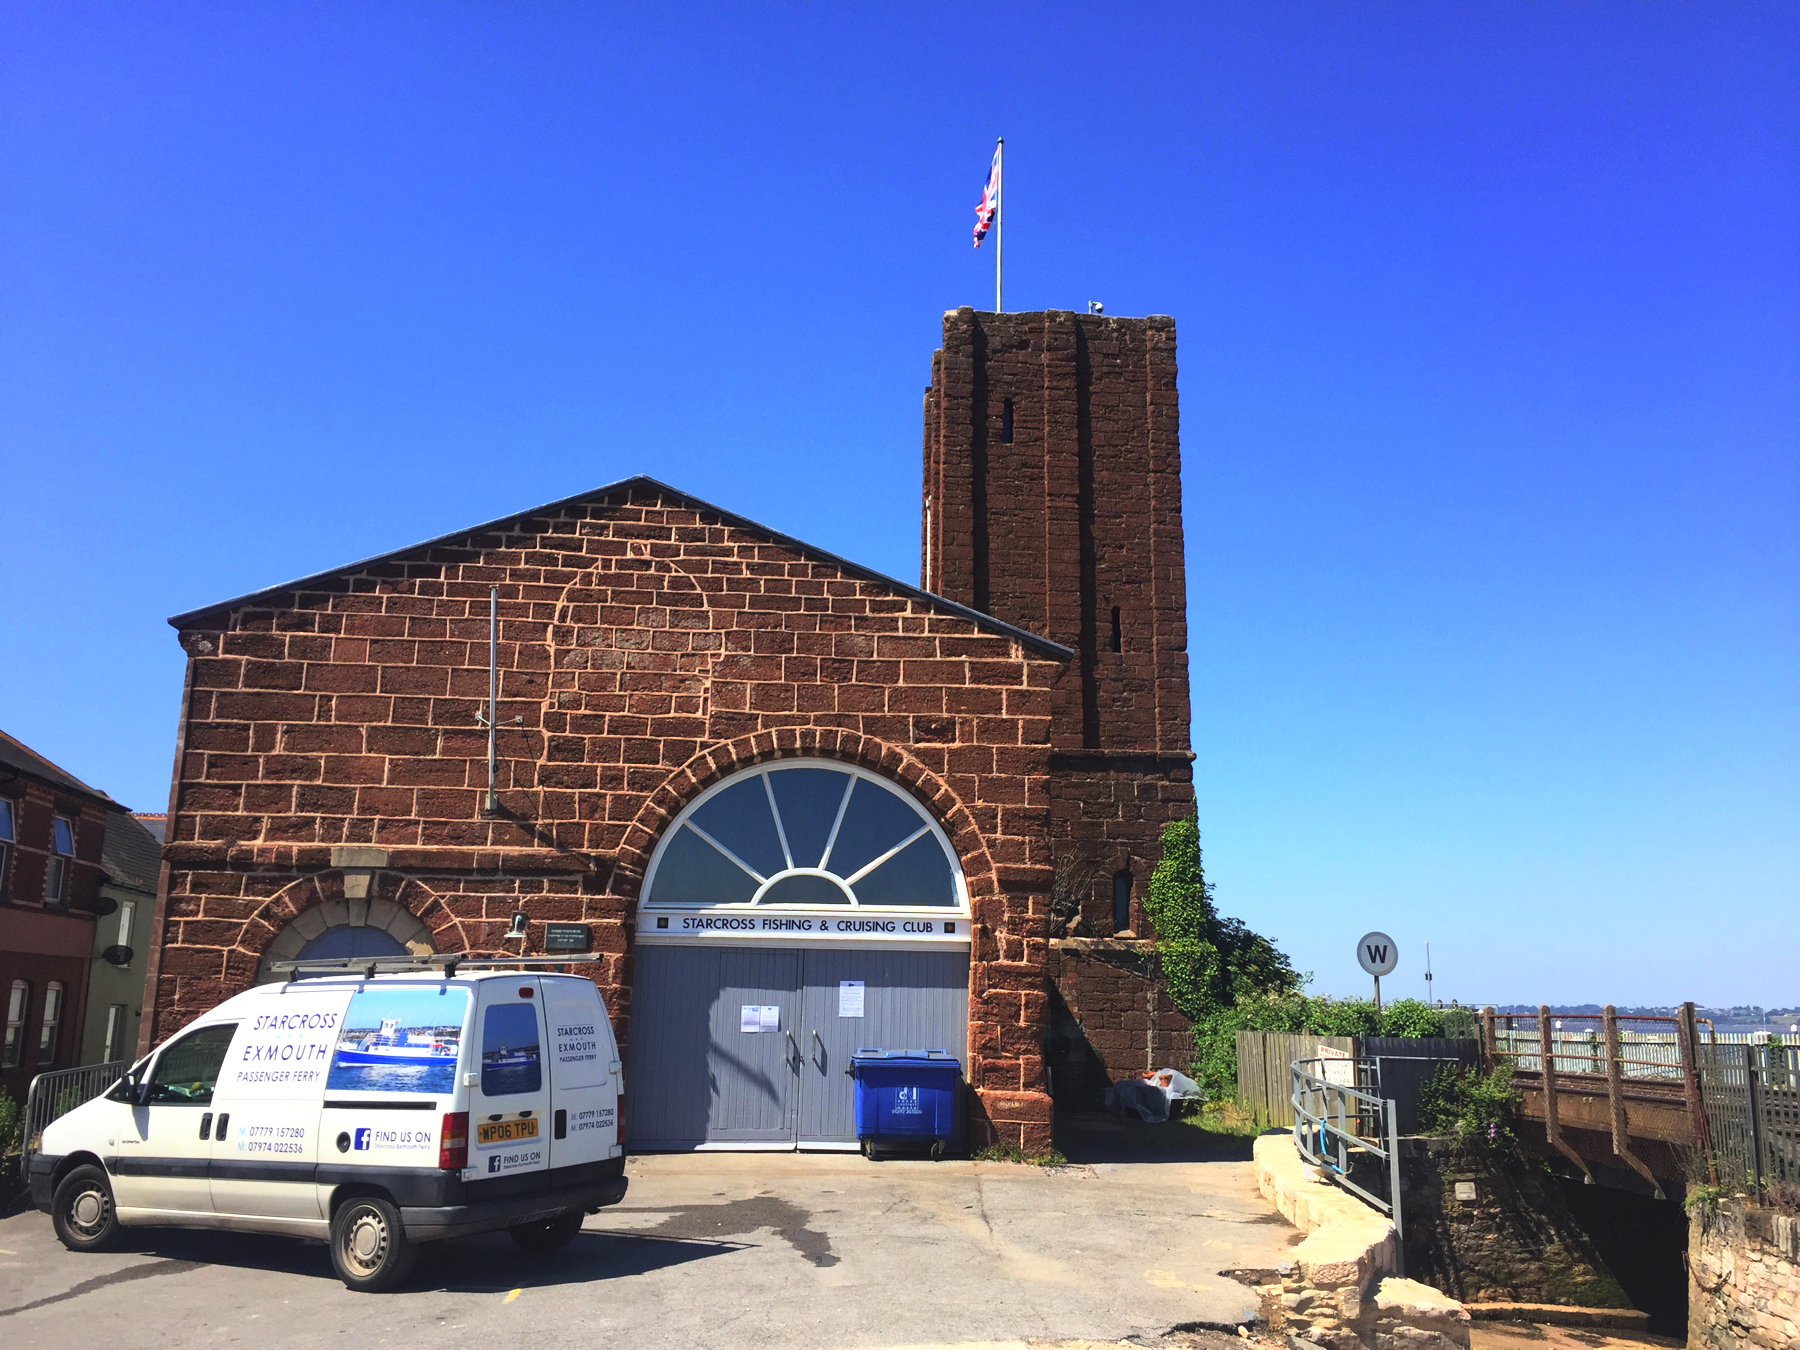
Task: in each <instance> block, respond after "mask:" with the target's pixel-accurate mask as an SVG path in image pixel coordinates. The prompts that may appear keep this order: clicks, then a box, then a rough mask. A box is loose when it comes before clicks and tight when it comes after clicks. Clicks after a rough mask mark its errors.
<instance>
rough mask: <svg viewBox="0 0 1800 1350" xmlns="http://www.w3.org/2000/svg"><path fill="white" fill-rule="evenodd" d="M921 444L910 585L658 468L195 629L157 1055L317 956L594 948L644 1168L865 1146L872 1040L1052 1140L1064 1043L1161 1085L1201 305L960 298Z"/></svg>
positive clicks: (948, 326)
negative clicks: (1157, 868)
mask: <svg viewBox="0 0 1800 1350" xmlns="http://www.w3.org/2000/svg"><path fill="white" fill-rule="evenodd" d="M924 423H925V425H924V446H923V449H924V454H923V463H922V491H921V498H920V502H919V526H920V579H919V584H916V585H915V584H911V583H908V582H904V581H900V580H897V579H895V578H892V577H888V576H884V575H881V574H879V573H876V572H874V571H872V570H871V569H869V568H867V567H863V566H860V565H859V564H857V563H854V562H851V561H849V560H847V559H845V558H842V557H839V556H837V555H834V554H832V553H829V552H827V551H825V550H823V549H820V548H817V547H814V546H812V545H809V544H806V543H804V542H802V541H800V540H797V539H794V538H792V537H790V536H787V535H784V534H782V533H780V532H778V531H776V530H772V529H770V528H768V527H766V526H764V525H760V524H758V523H756V522H755V521H752V520H748V519H746V518H744V517H743V516H739V515H736V514H733V513H732V512H730V511H728V510H725V509H723V508H720V507H717V506H714V505H711V504H709V503H707V502H705V501H701V500H699V499H698V498H696V497H693V496H692V495H690V494H688V493H686V492H683V491H681V490H679V489H676V488H673V487H670V486H668V485H666V484H663V483H660V482H657V481H655V480H654V479H651V478H647V477H638V478H632V479H628V480H626V481H624V482H620V483H614V484H612V485H611V486H608V487H603V488H598V489H596V490H594V491H592V492H587V493H583V494H580V495H578V496H575V497H570V498H566V499H564V500H562V501H558V502H552V503H550V504H548V505H546V506H542V507H538V508H535V509H532V510H527V511H523V512H515V513H512V514H509V515H506V516H503V517H501V518H499V519H497V520H493V521H490V522H488V523H486V524H482V525H475V526H471V527H469V528H467V529H464V530H460V531H457V532H455V533H453V534H450V535H446V536H444V537H442V538H439V539H435V540H431V541H428V542H426V543H423V544H418V545H415V546H413V547H410V548H403V549H398V550H395V551H393V552H389V553H384V554H382V555H380V556H378V557H374V558H368V559H365V560H364V561H361V562H355V563H350V564H347V565H345V566H343V567H341V568H337V569H334V570H332V571H329V572H325V573H321V574H319V575H316V576H312V577H308V578H305V579H302V580H300V581H294V582H288V583H285V584H283V585H279V586H274V587H270V588H267V589H263V590H258V591H255V592H252V593H250V594H247V595H242V596H239V597H237V598H234V599H229V600H221V601H219V602H217V603H214V604H210V605H206V606H204V607H202V608H199V609H195V610H192V611H190V612H188V613H185V614H181V615H178V616H176V617H174V618H172V619H171V620H170V621H169V622H170V623H171V625H172V626H173V627H174V628H175V629H176V630H177V632H178V634H179V640H180V643H181V646H182V649H183V650H184V651H185V653H186V654H187V658H188V663H187V676H186V683H185V689H184V692H183V703H182V713H181V721H180V731H179V740H178V743H177V748H176V756H175V785H174V787H175V790H174V793H173V796H172V800H171V814H170V817H169V820H168V835H167V842H166V845H165V849H164V855H165V858H166V866H165V867H164V868H163V880H162V885H161V888H160V891H159V894H158V900H157V911H156V917H155V920H154V925H153V929H152V936H151V938H150V941H151V944H152V951H151V956H150V960H151V965H150V972H149V988H148V989H147V990H146V1002H147V1006H146V1011H145V1016H144V1018H143V1019H142V1023H141V1033H140V1036H139V1047H140V1049H147V1048H148V1047H149V1046H150V1044H152V1043H153V1042H154V1041H157V1040H160V1039H162V1038H164V1037H166V1036H168V1035H169V1034H170V1033H172V1032H174V1031H176V1030H178V1029H180V1028H181V1027H182V1026H183V1025H184V1024H185V1023H187V1022H188V1021H189V1020H191V1019H192V1018H194V1017H195V1016H197V1015H198V1014H200V1013H201V1012H203V1011H205V1010H207V1009H209V1008H211V1007H213V1006H214V1005H216V1004H217V1003H218V1002H219V1001H220V1000H222V999H224V998H226V997H227V996H229V995H231V994H234V993H236V992H238V991H240V990H242V989H244V988H246V987H247V986H249V985H251V984H252V983H254V982H257V981H259V980H266V979H274V978H281V973H280V972H279V971H277V970H276V969H275V967H276V966H278V965H280V964H282V963H283V962H286V961H290V960H294V959H310V958H325V957H336V958H365V957H378V956H382V955H384V954H386V955H399V954H402V953H406V952H413V953H422V952H433V951H435V952H441V953H450V952H456V953H517V952H520V951H526V952H530V953H533V954H542V953H544V952H546V951H557V952H571V951H573V952H586V953H588V954H592V955H597V956H598V957H599V958H600V959H598V960H597V961H596V962H594V963H593V964H592V965H591V966H589V967H588V969H589V971H590V972H591V974H592V976H593V978H594V979H595V981H596V982H597V983H598V984H599V985H600V987H601V988H602V990H603V991H604V993H605V995H606V999H607V1002H608V1006H609V1007H610V1008H611V1010H612V1012H613V1016H614V1019H615V1022H616V1024H617V1031H618V1035H619V1039H620V1041H621V1043H622V1045H623V1046H624V1053H625V1056H626V1072H627V1073H628V1075H629V1078H630V1081H631V1083H632V1091H631V1111H630V1113H629V1115H628V1117H627V1128H628V1131H629V1135H630V1139H631V1142H632V1144H633V1145H634V1146H635V1147H640V1148H692V1147H749V1148H794V1147H818V1148H827V1149H829V1148H844V1147H852V1148H853V1147H855V1134H854V1131H853V1128H852V1125H851V1120H850V1115H849V1110H850V1087H849V1080H848V1079H847V1078H846V1077H845V1075H844V1072H843V1071H844V1068H845V1066H846V1061H847V1057H848V1055H849V1054H851V1053H853V1052H854V1051H855V1050H856V1049H858V1048H861V1047H866V1046H885V1047H888V1048H895V1049H899V1048H914V1049H917V1048H940V1049H946V1050H949V1051H951V1052H952V1053H954V1054H955V1055H956V1057H957V1058H958V1059H959V1060H961V1062H962V1064H963V1065H964V1067H965V1069H966V1071H967V1076H968V1082H969V1085H970V1087H971V1088H972V1093H971V1094H970V1096H969V1098H968V1105H969V1107H970V1110H971V1124H972V1126H973V1129H974V1133H975V1137H976V1142H981V1141H982V1140H983V1139H989V1140H1001V1141H1005V1142H1007V1143H1010V1144H1012V1145H1015V1146H1020V1145H1022V1146H1024V1147H1026V1148H1029V1149H1034V1150H1036V1149H1042V1148H1047V1147H1048V1145H1049V1142H1050V1124H1051V1100H1050V1095H1049V1090H1050V1086H1051V1084H1050V1082H1049V1080H1048V1075H1047V1074H1046V1054H1047V1053H1052V1052H1053V1053H1056V1054H1067V1055H1070V1056H1072V1057H1074V1058H1079V1057H1080V1055H1079V1054H1078V1053H1077V1051H1076V1050H1074V1049H1070V1048H1069V1047H1067V1046H1065V1045H1062V1044H1061V1043H1062V1042H1066V1041H1068V1040H1069V1039H1070V1038H1071V1037H1073V1038H1075V1039H1079V1038H1080V1037H1081V1036H1082V1035H1083V1034H1084V1033H1085V1032H1088V1031H1093V1032H1094V1033H1095V1034H1094V1035H1090V1036H1088V1038H1087V1039H1088V1042H1089V1043H1090V1045H1091V1046H1092V1050H1093V1053H1094V1055H1095V1056H1096V1057H1097V1059H1098V1060H1099V1061H1100V1064H1099V1068H1098V1069H1097V1072H1100V1073H1102V1074H1112V1075H1118V1074H1119V1073H1121V1072H1122V1071H1123V1072H1129V1071H1134V1070H1135V1071H1140V1072H1141V1071H1142V1070H1144V1069H1145V1068H1156V1067H1160V1064H1158V1063H1156V1062H1155V1061H1154V1059H1152V1061H1151V1062H1149V1063H1146V1062H1145V1057H1146V1055H1149V1056H1155V1055H1156V1054H1158V1053H1159V1051H1158V1049H1157V1047H1158V1046H1159V1045H1161V1046H1173V1045H1174V1043H1175V1039H1176V1037H1178V1036H1179V1035H1180V1034H1182V1029H1183V1028H1184V1027H1185V1023H1179V1024H1178V1023H1177V1021H1176V1020H1174V1018H1173V1014H1172V1013H1171V1012H1170V1010H1168V1009H1166V1008H1165V1007H1163V1004H1166V1002H1167V1000H1166V999H1164V1000H1162V1001H1161V1003H1159V1002H1158V1001H1157V1000H1155V999H1154V998H1149V999H1147V998H1146V995H1145V993H1144V988H1145V984H1144V978H1143V975H1142V972H1141V969H1140V968H1141V967H1143V965H1144V962H1143V960H1142V956H1143V952H1142V947H1143V944H1144V943H1145V942H1146V941H1147V940H1148V939H1149V937H1150V934H1149V931H1148V925H1147V923H1146V921H1145V918H1144V911H1143V903H1142V902H1143V894H1144V889H1145V886H1146V884H1147V882H1148V879H1149V874H1150V870H1151V868H1152V867H1153V866H1154V865H1155V863H1156V861H1157V857H1158V842H1157V841H1158V836H1159V833H1160V830H1161V828H1162V826H1163V825H1164V824H1165V823H1166V822H1168V821H1169V820H1171V819H1172V818H1174V817H1175V816H1177V815H1185V814H1189V813H1191V812H1192V811H1193V809H1194V794H1193V770H1192V760H1193V755H1192V752H1191V751H1190V749H1189V744H1188V740H1189V738H1188V720H1189V705H1188V672H1187V616H1186V603H1187V596H1186V582H1185V565H1184V560H1183V541H1182V510H1181V460H1180V449H1179V444H1178V415H1177V396H1176V379H1175V326H1174V322H1173V321H1172V320H1170V319H1168V318H1165V317H1158V316H1151V317H1149V318H1114V317H1112V316H1104V317H1102V316H1095V315H1078V314H1071V313H1068V312H1065V311H1048V312H1040V313H1022V314H988V313H976V312H975V311H973V310H969V309H962V310H956V311H952V312H951V313H949V314H946V315H945V316H944V322H943V346H942V348H941V349H940V350H939V351H938V352H937V353H936V354H935V356H934V357H933V359H932V364H931V383H930V387H929V388H928V389H927V391H926V393H925V400H924ZM244 509H245V510H247V511H252V510H255V509H258V508H257V506H256V504H255V503H251V502H246V503H245V507H244ZM490 681H493V682H495V683H496V684H497V687H498V708H497V709H495V708H492V707H490V703H489V688H490ZM496 713H497V717H495V716H494V715H495V714H496ZM490 718H491V719H493V720H494V721H496V722H497V724H498V725H497V730H494V731H492V732H491V733H490V727H489V721H490ZM490 734H491V735H492V741H491V742H490ZM490 745H491V753H490ZM490 765H491V768H490ZM1059 878H1061V879H1063V880H1059ZM1068 878H1075V879H1076V880H1075V881H1073V882H1070V881H1068V880H1067V879H1068ZM1065 892H1066V893H1065ZM1096 939H1104V940H1105V943H1107V944H1112V947H1111V948H1109V949H1108V950H1107V951H1103V952H1101V951H1095V950H1091V949H1092V948H1094V947H1095V940H1096ZM1052 944H1063V946H1062V948H1061V949H1057V948H1053V945H1052ZM1133 944H1135V946H1134V945H1133ZM1113 948H1117V949H1118V950H1114V949H1113ZM1053 950H1054V951H1056V952H1057V957H1058V959H1057V960H1056V961H1052V959H1051V956H1052V952H1053ZM1053 1005H1054V1011H1053ZM1057 1017H1060V1018H1061V1019H1062V1021H1061V1022H1060V1023H1057V1025H1055V1026H1054V1027H1053V1022H1055V1020H1056V1018H1057ZM1163 1021H1167V1022H1168V1025H1167V1026H1166V1027H1162V1028H1161V1030H1160V1036H1159V1034H1149V1035H1147V1034H1146V1029H1147V1028H1148V1027H1149V1026H1151V1024H1159V1023H1161V1022H1163ZM1102 1031H1103V1032H1104V1033H1105V1034H1104V1035H1101V1034H1099V1033H1101V1032H1102ZM1145 1046H1149V1047H1150V1049H1149V1050H1148V1051H1146V1050H1145V1048H1144V1047H1145ZM1080 1053H1086V1052H1085V1051H1082V1052H1080Z"/></svg>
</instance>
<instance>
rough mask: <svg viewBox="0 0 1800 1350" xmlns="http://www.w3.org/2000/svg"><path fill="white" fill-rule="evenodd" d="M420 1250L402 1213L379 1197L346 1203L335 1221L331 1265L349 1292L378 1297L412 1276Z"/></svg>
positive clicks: (332, 1232)
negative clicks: (404, 1222)
mask: <svg viewBox="0 0 1800 1350" xmlns="http://www.w3.org/2000/svg"><path fill="white" fill-rule="evenodd" d="M418 1259H419V1247H418V1244H417V1243H415V1242H414V1241H413V1240H412V1239H411V1238H409V1237H407V1236H406V1226H405V1225H404V1224H403V1223H401V1221H400V1211H399V1210H398V1209H396V1208H395V1207H394V1205H393V1204H392V1203H391V1202H390V1201H387V1200H383V1199H382V1198H381V1197H380V1196H375V1195H359V1196H354V1197H352V1198H351V1199H349V1200H346V1201H344V1203H343V1204H341V1205H339V1206H338V1212H337V1213H336V1214H334V1215H333V1216H332V1219H331V1264H332V1266H333V1267H334V1268H335V1269H336V1270H337V1273H338V1278H339V1279H340V1280H342V1281H343V1282H344V1284H345V1286H346V1287H347V1288H350V1289H355V1290H357V1291H358V1292H360V1293H365V1294H378V1293H381V1292H382V1291H383V1290H386V1289H392V1288H393V1287H394V1286H395V1285H397V1284H399V1283H400V1281H402V1280H404V1279H405V1278H406V1277H407V1276H408V1275H410V1274H412V1268H413V1263H414V1262H416V1261H417V1260H418Z"/></svg>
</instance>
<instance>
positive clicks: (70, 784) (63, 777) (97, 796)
mask: <svg viewBox="0 0 1800 1350" xmlns="http://www.w3.org/2000/svg"><path fill="white" fill-rule="evenodd" d="M6 769H11V770H12V771H13V772H14V773H22V774H24V775H26V776H27V777H29V778H35V779H37V780H38V781H39V782H41V783H48V784H49V785H50V786H51V787H53V788H61V789H62V790H63V791H65V792H79V793H80V794H82V795H83V796H84V797H92V798H93V799H94V800H95V801H99V802H105V803H106V804H107V805H108V806H115V807H116V806H118V803H117V802H115V801H113V799H112V798H111V797H109V796H107V795H106V794H105V793H104V792H102V791H100V789H99V788H92V787H89V786H88V785H87V784H86V783H84V782H82V781H81V780H80V779H79V778H77V777H76V776H75V775H74V774H72V773H70V772H69V771H68V770H67V769H63V768H59V767H58V766H57V765H55V764H52V763H51V762H50V761H49V760H47V759H45V758H44V757H43V756H42V755H40V754H39V753H38V752H37V751H35V750H33V749H32V748H31V747H30V746H28V745H26V744H25V743H24V742H23V741H20V740H15V739H14V738H13V737H11V736H8V735H7V734H6V733H5V732H4V731H0V776H4V773H3V771H4V770H6ZM119 809H121V810H123V809H124V808H122V807H120V808H119Z"/></svg>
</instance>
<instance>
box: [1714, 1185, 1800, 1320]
mask: <svg viewBox="0 0 1800 1350" xmlns="http://www.w3.org/2000/svg"><path fill="white" fill-rule="evenodd" d="M1688 1225H1689V1226H1688V1346H1689V1350H1750V1348H1751V1347H1757V1348H1758V1350H1793V1347H1794V1346H1800V1218H1796V1217H1795V1216H1794V1215H1792V1214H1779V1213H1776V1212H1774V1211H1773V1210H1770V1209H1766V1208H1763V1207H1761V1206H1758V1205H1753V1204H1748V1203H1746V1202H1744V1201H1742V1200H1725V1201H1722V1202H1720V1204H1719V1205H1718V1206H1717V1208H1716V1209H1715V1208H1709V1207H1704V1206H1696V1208H1695V1210H1694V1212H1693V1214H1692V1216H1691V1217H1690V1218H1689V1221H1688Z"/></svg>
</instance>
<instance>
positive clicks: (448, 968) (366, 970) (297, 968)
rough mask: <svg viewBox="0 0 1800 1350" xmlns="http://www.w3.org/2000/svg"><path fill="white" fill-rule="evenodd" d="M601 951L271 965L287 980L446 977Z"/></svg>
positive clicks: (562, 962) (580, 960) (569, 960)
mask: <svg viewBox="0 0 1800 1350" xmlns="http://www.w3.org/2000/svg"><path fill="white" fill-rule="evenodd" d="M600 957H601V953H599V952H571V953H570V954H569V955H567V956H463V955H461V954H459V953H457V952H432V953H431V954H430V955H429V956H332V957H323V958H320V959H318V960H313V961H272V962H270V963H269V969H270V971H272V972H273V973H275V974H278V975H286V976H287V982H288V983H289V984H292V983H293V982H294V981H295V980H300V979H304V978H306V976H308V975H361V976H362V977H363V978H364V979H365V980H370V979H374V978H375V976H377V975H396V974H402V973H404V972H407V971H431V970H441V971H443V973H444V978H445V979H446V980H447V979H449V978H450V977H451V976H452V975H454V974H456V972H457V969H458V968H459V967H462V966H468V967H470V968H471V969H475V970H496V969H499V968H501V967H504V966H573V965H586V964H588V963H590V962H593V961H598V960H599V959H600Z"/></svg>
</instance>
